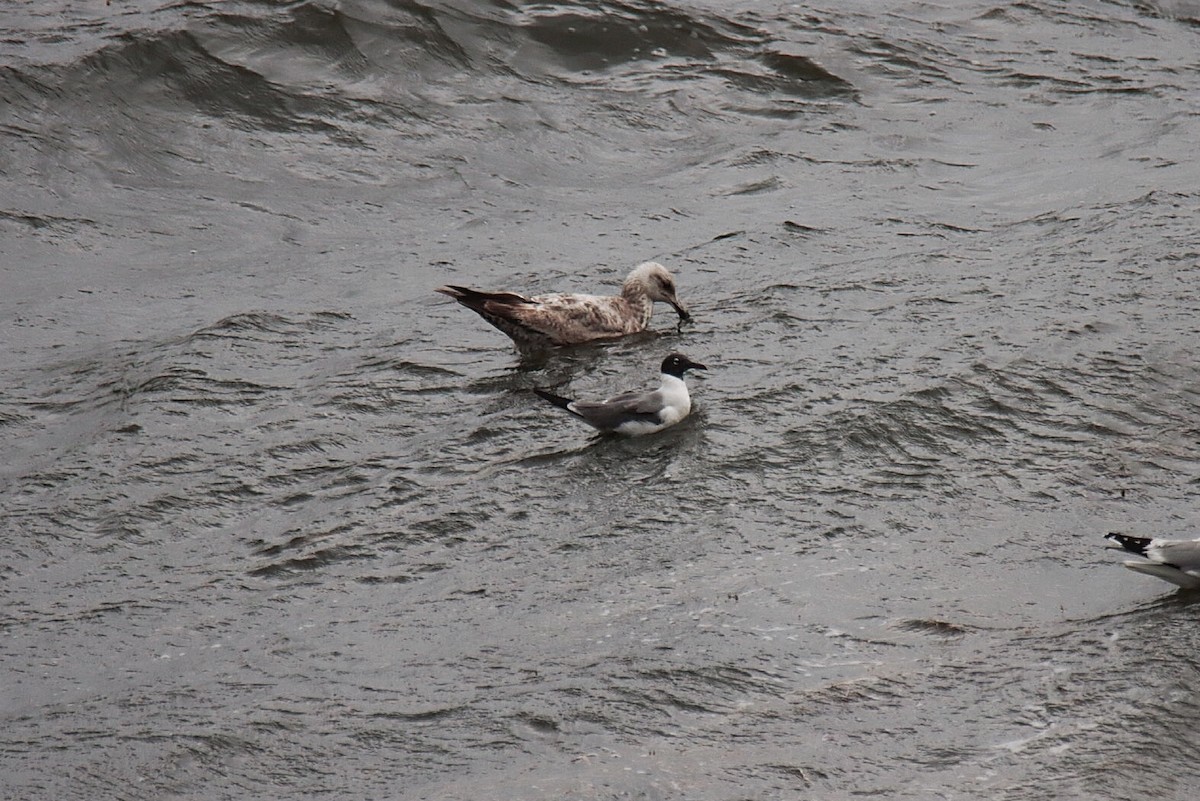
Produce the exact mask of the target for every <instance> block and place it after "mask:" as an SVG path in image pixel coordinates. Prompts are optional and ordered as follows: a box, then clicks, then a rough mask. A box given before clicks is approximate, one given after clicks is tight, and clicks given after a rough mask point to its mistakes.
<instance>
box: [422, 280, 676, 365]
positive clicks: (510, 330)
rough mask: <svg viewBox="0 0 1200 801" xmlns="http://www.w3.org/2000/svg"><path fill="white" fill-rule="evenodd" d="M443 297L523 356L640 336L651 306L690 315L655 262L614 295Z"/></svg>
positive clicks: (465, 293)
mask: <svg viewBox="0 0 1200 801" xmlns="http://www.w3.org/2000/svg"><path fill="white" fill-rule="evenodd" d="M435 291H437V292H441V293H442V294H443V295H449V296H450V297H452V298H454V299H455V300H457V301H458V302H459V303H461V304H462V305H464V306H466V307H467V308H468V309H471V310H472V311H474V312H476V313H478V314H479V316H480V317H482V318H483V319H485V320H487V321H488V322H489V323H491V324H492V325H494V326H496V328H499V329H500V330H501V331H503V332H504V333H506V334H508V335H509V336H510V337H512V340H513V342H515V343H516V344H517V346H518V347H520V348H522V349H528V350H536V349H540V348H547V347H551V346H554V345H579V344H581V343H584V342H592V341H595V340H602V339H614V338H616V337H622V336H625V335H626V334H636V333H638V332H639V331H644V330H646V326H647V325H649V324H650V317H651V315H652V314H653V312H654V302H655V301H662V302H663V303H670V304H671V306H672V307H674V309H675V311H676V313H677V314H678V315H679V319H680V320H687V319H688V318H689V317H690V315H689V314H688V310H687V308H686V307H685V306H684V305H683V304H682V303H681V302H680V301H679V298H677V297H676V296H675V281H674V279H673V278H672V277H671V273H670V272H669V271H668V270H667V268H666V267H663V266H662V265H661V264H659V263H658V262H655V261H648V262H645V263H644V264H640V265H638V266H637V267H636V268H635V269H634V270H633V272H631V273H630V274H629V277H628V278H626V279H625V283H624V284H623V285H622V286H621V294H619V295H608V296H606V295H569V294H553V295H535V296H534V297H525V296H523V295H518V294H516V293H515V292H482V291H480V290H477V289H470V288H468V287H462V286H442V287H438V288H437V290H435Z"/></svg>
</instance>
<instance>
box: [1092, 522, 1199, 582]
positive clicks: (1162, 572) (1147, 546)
mask: <svg viewBox="0 0 1200 801" xmlns="http://www.w3.org/2000/svg"><path fill="white" fill-rule="evenodd" d="M1105 539H1109V540H1113V541H1114V542H1116V543H1117V545H1111V546H1109V547H1110V548H1113V549H1119V550H1125V551H1128V552H1129V553H1133V554H1137V555H1138V556H1144V557H1145V558H1146V561H1144V562H1139V561H1136V560H1133V559H1130V560H1129V561H1127V562H1125V563H1124V564H1125V567H1127V568H1129V569H1130V570H1134V571H1136V572H1138V573H1145V574H1146V575H1149V576H1157V577H1158V578H1160V579H1162V580H1163V581H1169V582H1171V583H1172V584H1176V585H1178V586H1180V587H1182V588H1184V589H1185V590H1195V589H1200V539H1195V540H1164V539H1157V538H1154V539H1151V538H1149V537H1131V536H1129V535H1128V534H1118V533H1116V532H1113V533H1111V534H1107V535H1105Z"/></svg>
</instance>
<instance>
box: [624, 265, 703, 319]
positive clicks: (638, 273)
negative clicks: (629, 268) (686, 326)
mask: <svg viewBox="0 0 1200 801" xmlns="http://www.w3.org/2000/svg"><path fill="white" fill-rule="evenodd" d="M623 290H624V291H625V292H626V293H628V292H630V291H635V292H641V293H645V294H646V296H647V297H649V298H650V300H657V301H662V302H663V303H670V304H671V307H672V308H674V309H675V313H676V314H678V315H679V319H680V320H687V319H689V318H690V317H691V315H690V314H688V310H687V307H686V306H684V305H683V303H681V302H680V300H679V298H677V297H676V296H675V279H674V278H672V277H671V271H670V270H668V269H667V268H666V267H663V266H662V265H661V264H659V263H658V262H656V261H647V262H643V263H642V264H639V265H638V266H637V267H635V268H634V270H633V272H631V273H630V274H629V277H628V278H626V279H625V284H624V287H623Z"/></svg>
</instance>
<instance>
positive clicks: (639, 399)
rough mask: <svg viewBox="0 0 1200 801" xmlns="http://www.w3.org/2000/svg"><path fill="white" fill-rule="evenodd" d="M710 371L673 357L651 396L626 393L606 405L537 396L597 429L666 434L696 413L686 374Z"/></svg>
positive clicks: (548, 394)
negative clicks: (660, 382) (664, 432)
mask: <svg viewBox="0 0 1200 801" xmlns="http://www.w3.org/2000/svg"><path fill="white" fill-rule="evenodd" d="M707 369H708V368H707V367H705V366H704V365H703V364H700V363H699V362H694V361H692V360H691V359H689V358H688V357H687V356H684V355H683V354H680V353H672V354H671V355H670V356H667V358H665V359H663V363H662V384H661V385H660V386H659V388H658V389H656V390H652V391H650V392H626V393H624V394H622V395H617V396H616V397H613V398H609V399H608V400H603V401H578V400H571V399H570V398H564V397H562V396H561V395H555V394H554V393H553V392H547V391H546V390H544V389H535V390H534V392H536V393H537V394H538V395H539V396H540V397H542V398H545V399H546V400H548V401H549V402H550V403H553V404H554V405H555V406H558V407H559V408H561V409H566V410H567V411H568V412H570V413H571V414H573V415H575V416H576V417H578V418H579V419H580V420H582V421H583V422H585V423H587V424H588V425H590V426H592V427H593V428H598V429H600V430H601V431H604V432H606V433H614V434H625V435H626V436H631V437H636V436H640V435H642V434H653V433H654V432H656V431H662V430H663V429H664V428H666V427H667V426H673V425H675V424H676V423H678V422H679V421H680V420H682V419H683V418H685V417H687V416H688V413H689V412H691V410H692V399H691V396H690V395H688V388H687V384H685V383H683V374H684V373H686V372H687V371H688V370H707Z"/></svg>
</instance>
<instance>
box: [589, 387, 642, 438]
mask: <svg viewBox="0 0 1200 801" xmlns="http://www.w3.org/2000/svg"><path fill="white" fill-rule="evenodd" d="M662 409H663V398H662V393H661V392H659V391H658V390H655V391H653V392H626V393H625V394H623V395H617V396H616V397H615V398H609V399H608V400H605V401H575V402H574V403H572V404H571V411H572V412H574V413H575V414H577V415H578V416H579V417H581V418H582V419H583V420H584V421H586V422H587V423H589V424H590V425H593V426H595V427H596V428H598V429H600V430H601V431H613V430H615V429H616V428H617V427H618V426H620V425H621V424H622V423H628V422H630V421H631V420H632V421H638V422H643V423H651V424H657V423H660V422H662V417H661V416H660V412H661V411H662Z"/></svg>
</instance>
